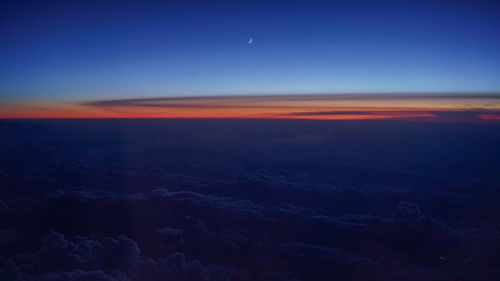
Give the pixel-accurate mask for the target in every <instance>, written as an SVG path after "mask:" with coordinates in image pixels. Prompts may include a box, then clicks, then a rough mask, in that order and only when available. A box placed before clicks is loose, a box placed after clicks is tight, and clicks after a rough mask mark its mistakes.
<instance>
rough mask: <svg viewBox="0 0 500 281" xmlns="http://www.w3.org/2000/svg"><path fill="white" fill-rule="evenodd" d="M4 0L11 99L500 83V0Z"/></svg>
mask: <svg viewBox="0 0 500 281" xmlns="http://www.w3.org/2000/svg"><path fill="white" fill-rule="evenodd" d="M0 5H1V6H0V38H1V41H2V44H0V61H1V63H0V97H1V99H0V102H2V103H3V105H4V107H6V106H7V105H8V106H9V107H11V106H12V104H17V105H19V104H24V105H27V104H30V103H37V104H38V105H40V104H43V103H50V104H59V105H61V104H64V103H68V102H69V103H71V102H78V103H82V102H84V103H85V102H89V101H96V100H114V99H141V98H158V97H160V98H165V97H190V96H220V95H223V96H224V95H225V96H227V95H230V96H240V95H290V94H306V95H307V94H318V93H394V92H398V93H406V92H411V93H416V92H423V93H425V92H433V93H440V92H467V93H471V94H475V93H479V94H480V93H485V92H500V79H498V77H500V32H499V30H500V17H498V15H499V14H500V4H499V3H498V1H429V2H428V1H376V2H374V1H328V2H325V1H137V2H134V1H2V3H1V4H0ZM250 38H252V43H249V40H250ZM3 116H6V115H5V114H3Z"/></svg>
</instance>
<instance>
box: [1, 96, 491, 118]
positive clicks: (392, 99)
mask: <svg viewBox="0 0 500 281" xmlns="http://www.w3.org/2000/svg"><path fill="white" fill-rule="evenodd" d="M0 118H279V119H329V120H346V119H387V118H420V119H433V120H436V119H439V120H484V121H492V120H493V121H498V120H500V95H496V94H488V95H485V94H483V95H477V94H350V95H347V94H345V95H333V94H332V95H273V96H216V97H173V98H147V99H114V100H96V101H85V102H66V103H62V102H52V103H50V102H39V103H36V102H24V103H13V102H11V103H2V104H1V105H0Z"/></svg>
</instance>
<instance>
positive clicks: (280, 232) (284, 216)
mask: <svg viewBox="0 0 500 281" xmlns="http://www.w3.org/2000/svg"><path fill="white" fill-rule="evenodd" d="M268 122H270V123H268ZM3 126H4V128H5V130H4V131H8V137H7V136H5V135H2V138H0V154H1V156H2V158H0V159H1V161H0V168H1V169H2V170H1V171H0V184H1V185H2V187H5V188H2V189H0V195H1V201H0V225H1V228H0V280H8V281H10V280H12V281H20V280H23V281H24V280H27V281H42V280H58V281H59V280H61V281H63V280H64V281H66V280H79V281H80V280H81V281H90V280H99V281H100V280H106V281H108V280H109V281H115V280H116V281H143V280H144V281H146V280H147V281H151V280H152V281H156V280H158V281H163V280H183V281H188V280H189V281H194V280H206V281H212V280H213V281H215V280H217V281H219V280H222V281H224V280H228V281H229V280H232V281H236V280H258V281H264V280H266V281H271V280H272V281H278V280H279V281H284V280H288V281H291V280H293V281H298V280H312V281H315V280H497V279H498V277H499V276H500V270H499V268H498V264H500V260H499V257H498V254H497V253H498V252H499V251H500V242H499V241H500V224H499V221H498V218H499V217H500V209H499V208H498V206H500V204H499V203H500V201H499V200H500V194H499V189H498V182H499V180H500V178H499V177H498V175H499V173H498V171H500V170H499V167H500V162H499V159H500V157H498V156H499V155H500V150H499V148H498V146H497V145H496V144H497V143H498V142H499V141H500V135H499V134H498V132H499V130H498V127H497V125H495V124H493V123H492V124H474V125H472V124H469V123H467V124H466V123H464V124H458V123H449V124H444V123H443V124H434V123H432V124H429V123H426V124H420V123H414V122H373V121H367V122H359V121H358V122H348V123H335V122H334V123H331V122H320V121H315V122H309V121H308V122H302V121H286V122H285V121H280V122H274V121H273V122H271V121H266V122H264V121H261V122H258V121H250V120H225V121H224V120H217V121H206V120H205V121H202V120H197V121H195V120H191V121H188V120H163V121H160V120H156V121H155V120H147V121H146V120H143V121H142V122H139V121H138V120H107V121H103V120H100V121H97V120H86V121H83V120H80V121H77V120H73V121H68V120H60V121H9V122H6V123H4V125H3ZM214 132H216V133H214ZM301 136H308V137H307V138H304V137H301ZM311 138H313V139H316V140H321V141H315V142H311V141H310V140H311ZM25 143H31V144H30V145H24V144H25ZM34 147H35V148H36V149H34Z"/></svg>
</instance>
